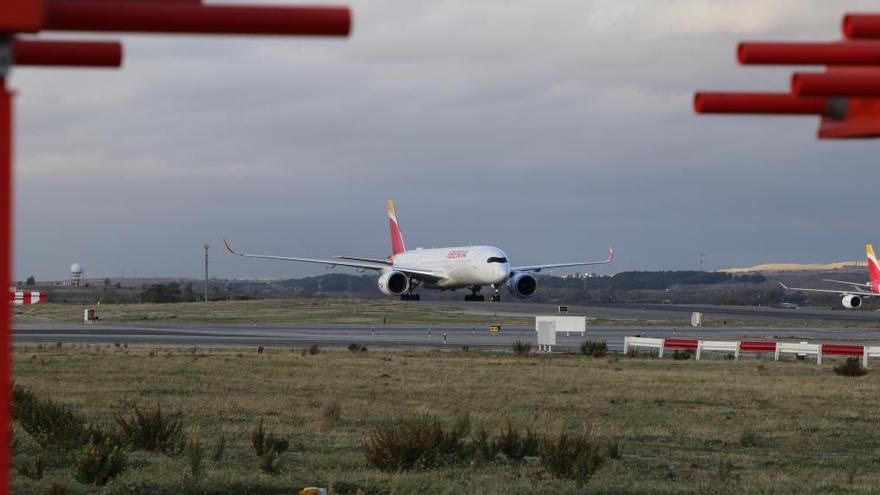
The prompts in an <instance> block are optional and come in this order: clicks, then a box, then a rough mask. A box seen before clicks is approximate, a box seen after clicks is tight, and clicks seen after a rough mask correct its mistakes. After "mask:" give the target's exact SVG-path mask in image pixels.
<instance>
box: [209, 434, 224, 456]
mask: <svg viewBox="0 0 880 495" xmlns="http://www.w3.org/2000/svg"><path fill="white" fill-rule="evenodd" d="M225 452H226V435H224V434H222V433H221V434H220V438H218V439H217V443H216V444H215V445H214V451H213V452H212V453H211V460H212V461H214V462H220V461H222V460H223V454H224V453H225Z"/></svg>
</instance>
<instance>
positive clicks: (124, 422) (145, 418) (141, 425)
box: [116, 404, 186, 455]
mask: <svg viewBox="0 0 880 495" xmlns="http://www.w3.org/2000/svg"><path fill="white" fill-rule="evenodd" d="M116 423H117V424H118V425H119V428H120V429H121V435H122V440H123V441H124V442H125V443H126V444H128V445H130V446H131V447H132V448H134V449H139V450H146V451H148V452H161V453H163V454H168V455H177V454H179V453H181V451H183V448H184V446H185V445H186V436H185V434H184V432H183V419H182V418H181V417H180V413H171V414H165V415H163V414H162V406H161V405H160V404H156V410H155V411H153V412H142V411H141V410H140V409H139V408H138V407H137V406H134V411H133V412H132V415H131V416H129V417H128V418H124V417H122V416H117V418H116Z"/></svg>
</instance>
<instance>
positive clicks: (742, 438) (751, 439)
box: [737, 429, 761, 447]
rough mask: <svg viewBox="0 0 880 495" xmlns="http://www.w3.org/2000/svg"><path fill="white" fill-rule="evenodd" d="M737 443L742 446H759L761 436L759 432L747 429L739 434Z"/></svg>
mask: <svg viewBox="0 0 880 495" xmlns="http://www.w3.org/2000/svg"><path fill="white" fill-rule="evenodd" d="M737 443H738V444H739V445H740V446H742V447H759V446H760V445H761V437H760V436H758V432H756V431H755V430H752V429H746V430H744V431H743V432H742V433H740V435H739V439H738V440H737Z"/></svg>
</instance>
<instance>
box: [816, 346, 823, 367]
mask: <svg viewBox="0 0 880 495" xmlns="http://www.w3.org/2000/svg"><path fill="white" fill-rule="evenodd" d="M816 366H822V346H821V345H820V346H819V352H818V353H816Z"/></svg>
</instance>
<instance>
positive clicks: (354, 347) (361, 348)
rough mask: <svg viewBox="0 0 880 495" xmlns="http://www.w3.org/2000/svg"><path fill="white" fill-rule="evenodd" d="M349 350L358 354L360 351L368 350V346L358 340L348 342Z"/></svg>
mask: <svg viewBox="0 0 880 495" xmlns="http://www.w3.org/2000/svg"><path fill="white" fill-rule="evenodd" d="M348 351H349V352H351V353H352V354H357V353H359V352H367V346H365V345H360V344H358V343H357V342H352V343H351V344H348Z"/></svg>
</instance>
